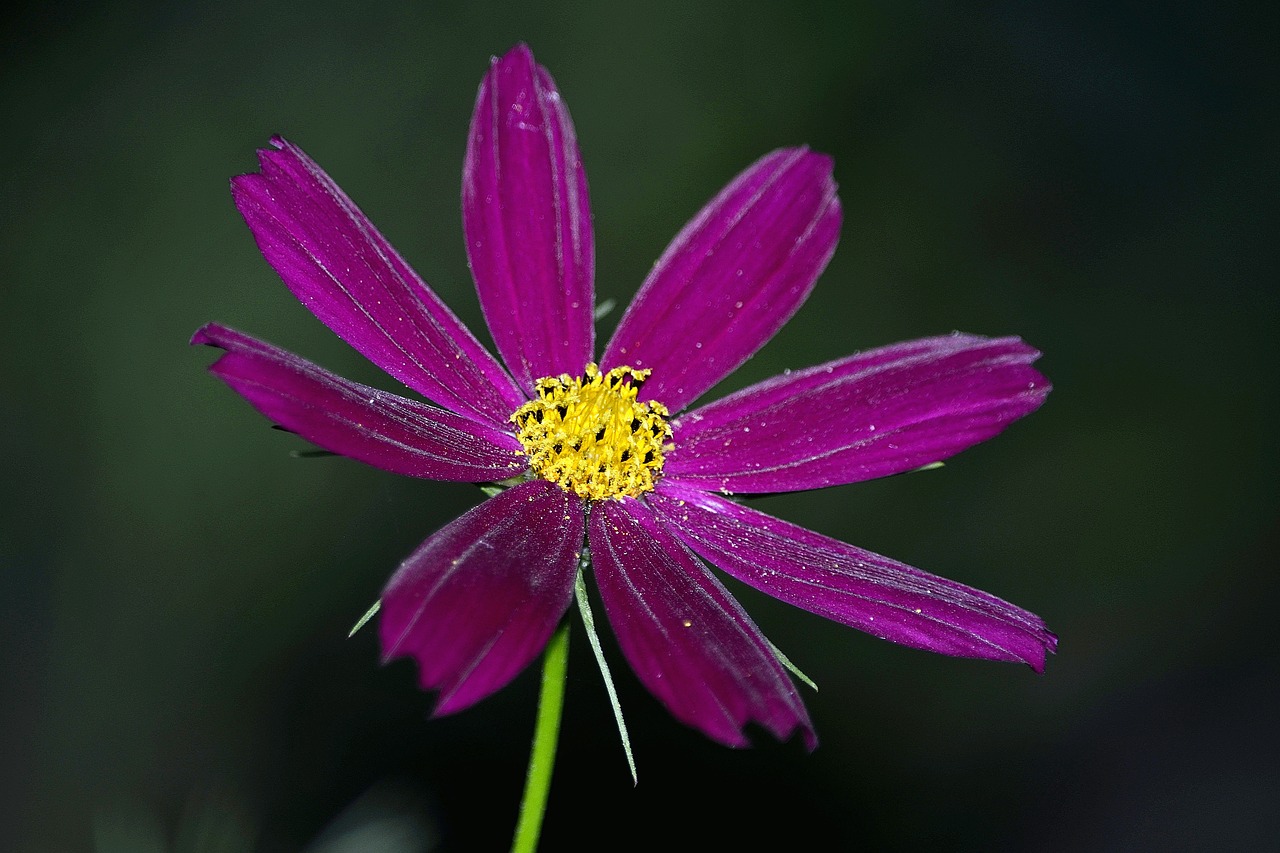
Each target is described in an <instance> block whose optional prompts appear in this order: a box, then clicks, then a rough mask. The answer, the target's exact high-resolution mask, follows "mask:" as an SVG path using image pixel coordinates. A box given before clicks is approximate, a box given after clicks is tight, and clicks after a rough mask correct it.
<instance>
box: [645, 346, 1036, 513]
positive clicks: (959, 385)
mask: <svg viewBox="0 0 1280 853" xmlns="http://www.w3.org/2000/svg"><path fill="white" fill-rule="evenodd" d="M1039 357H1040V353H1039V352H1037V351H1036V350H1034V349H1032V348H1031V347H1030V346H1028V345H1027V344H1025V343H1023V342H1022V341H1021V340H1020V339H1019V338H982V337H977V336H975V335H959V334H957V335H946V336H942V337H937V338H925V339H922V340H917V341H909V342H906V343H901V344H895V345H893V346H889V347H883V348H881V349H875V350H870V351H868V352H864V353H859V354H857V355H853V356H850V357H848V358H844V359H840V360H839V361H833V362H830V363H828V364H821V365H818V366H817V367H812V368H809V369H807V370H802V371H797V372H795V373H789V374H785V375H782V376H778V377H775V378H773V379H769V380H767V381H765V382H762V383H760V384H758V385H754V386H752V387H750V388H746V389H743V390H742V391H739V392H738V393H736V394H733V395H731V396H728V397H725V398H724V399H722V400H718V401H716V402H714V403H711V404H710V405H707V406H704V407H702V408H699V409H697V410H695V411H692V412H689V413H688V414H686V415H684V416H683V417H681V418H679V419H678V420H677V421H676V422H675V423H674V424H673V426H672V429H673V432H674V436H673V441H674V443H675V449H674V450H673V451H672V452H671V454H670V455H669V456H668V457H667V461H666V465H665V467H664V472H665V474H666V476H667V477H669V478H670V479H672V480H674V481H679V482H683V483H690V484H693V485H696V486H699V487H701V488H706V489H710V490H714V491H725V492H737V493H752V492H784V491H794V490H798V489H816V488H820V487H823V486H834V485H840V484H842V483H854V482H858V481H860V480H869V479H872V478H874V477H883V476H886V475H888V474H897V473H899V472H902V471H909V470H911V469H913V468H918V467H920V466H921V465H926V464H929V463H931V462H937V461H939V460H942V459H946V458H948V457H950V456H953V455H954V454H956V453H959V452H960V451H961V450H964V449H965V448H967V447H971V446H972V445H974V444H977V443H978V442H980V441H985V440H986V439H988V438H991V437H992V436H994V435H996V434H997V433H998V432H1000V431H1001V430H1003V429H1004V428H1005V427H1006V426H1008V425H1009V424H1010V423H1012V422H1013V421H1015V420H1017V419H1018V418H1021V417H1022V416H1024V415H1027V414H1030V413H1031V412H1033V411H1035V410H1036V409H1037V408H1039V407H1040V404H1041V403H1043V402H1044V399H1045V396H1046V395H1047V394H1048V393H1049V389H1050V385H1049V382H1048V381H1047V380H1046V379H1045V378H1044V377H1043V376H1041V375H1040V373H1039V372H1037V371H1036V370H1035V369H1034V368H1033V367H1031V362H1033V361H1035V360H1036V359H1037V358H1039ZM646 390H647V389H646Z"/></svg>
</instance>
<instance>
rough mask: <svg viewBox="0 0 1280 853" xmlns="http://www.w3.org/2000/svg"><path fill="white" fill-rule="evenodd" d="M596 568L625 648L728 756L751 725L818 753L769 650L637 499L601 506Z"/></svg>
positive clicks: (593, 524)
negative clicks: (798, 740) (798, 735)
mask: <svg viewBox="0 0 1280 853" xmlns="http://www.w3.org/2000/svg"><path fill="white" fill-rule="evenodd" d="M588 533H589V536H590V540H589V541H590V543H591V561H592V565H593V567H594V571H595V575H596V583H597V585H598V586H599V588H600V597H601V600H602V601H603V603H604V608H605V612H606V613H607V614H608V616H609V622H610V624H611V625H612V626H613V630H614V633H615V634H616V635H617V637H618V644H619V645H620V646H621V648H622V652H623V654H624V655H626V658H627V660H628V661H629V662H630V663H631V667H632V668H633V669H634V670H635V672H636V675H638V676H639V678H640V681H641V682H642V683H643V684H644V685H645V687H647V688H648V689H649V691H650V692H652V693H653V694H654V695H655V696H657V697H658V699H659V700H661V701H662V703H663V704H664V705H665V706H666V707H667V709H668V710H669V711H670V712H671V713H672V715H674V716H675V717H676V719H678V720H680V721H682V722H684V723H687V724H688V725H690V726H693V727H694V728H696V729H698V730H700V731H701V732H703V733H704V734H706V735H707V736H708V737H710V738H711V739H713V740H715V741H718V742H720V743H723V744H725V745H727V746H747V745H748V740H747V737H746V735H745V734H744V732H743V728H744V726H746V724H747V723H751V722H755V723H759V724H760V725H762V726H764V728H766V729H767V730H768V731H769V732H771V733H772V734H773V735H774V737H776V738H778V739H779V740H786V739H787V738H789V737H790V736H791V735H792V734H793V733H794V732H795V731H796V730H799V731H801V732H802V734H803V736H804V741H805V744H806V745H807V746H808V747H809V749H813V748H814V747H815V746H816V745H817V738H816V737H815V735H814V732H813V726H812V725H811V724H810V722H809V716H808V713H807V712H806V711H805V708H804V703H802V702H801V701H800V697H799V696H798V695H797V694H796V690H795V685H794V684H792V682H791V679H790V678H789V677H788V676H787V673H786V672H785V671H784V670H783V668H782V666H781V665H780V664H779V663H778V659H777V657H776V656H775V655H774V654H773V651H772V650H771V648H770V646H769V643H768V641H767V640H765V638H764V637H763V636H762V635H761V634H760V630H759V629H758V628H757V627H756V626H755V623H753V622H752V621H751V617H750V616H748V615H747V614H746V613H745V612H744V611H743V609H742V607H741V605H739V604H738V602H737V601H735V600H734V598H733V596H731V595H730V594H729V592H728V591H727V590H726V589H725V588H724V587H723V586H721V584H720V582H719V581H717V580H716V579H715V578H714V577H713V576H712V575H711V573H710V572H708V571H707V569H706V567H704V566H703V565H702V564H701V563H700V562H699V561H698V559H697V558H696V557H694V556H693V554H691V553H690V552H689V550H688V549H687V548H685V547H684V546H683V545H682V544H681V543H680V541H679V540H677V539H676V538H675V537H673V536H672V535H671V533H670V532H669V531H668V530H667V529H666V526H665V525H663V524H661V523H660V522H659V521H658V519H657V518H656V517H655V516H654V515H653V513H652V511H651V510H649V509H648V507H646V506H645V505H644V504H642V503H640V502H638V501H636V500H635V499H633V498H625V499H622V500H617V501H600V502H597V503H595V504H593V505H592V507H591V515H590V519H589V521H588Z"/></svg>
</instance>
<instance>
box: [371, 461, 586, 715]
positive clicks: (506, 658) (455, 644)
mask: <svg viewBox="0 0 1280 853" xmlns="http://www.w3.org/2000/svg"><path fill="white" fill-rule="evenodd" d="M583 515H584V510H583V506H582V502H581V501H580V500H578V499H577V498H576V497H573V496H571V495H570V494H569V493H568V492H566V491H565V490H564V489H561V488H560V487H559V486H557V485H555V484H554V483H550V482H548V481H546V480H529V481H527V482H524V483H521V484H519V485H517V486H513V487H512V488H510V489H507V490H506V491H505V492H501V493H499V494H498V495H497V496H495V497H492V498H489V499H488V500H487V501H485V502H484V503H482V504H480V505H479V506H477V507H475V508H474V509H472V510H471V511H470V512H468V513H466V514H465V515H463V516H461V517H459V518H457V519H456V520H454V521H453V522H451V523H450V524H449V525H447V526H446V527H444V528H443V529H441V530H440V531H439V532H437V533H436V534H435V535H434V536H432V537H431V538H430V539H428V540H427V541H426V542H424V543H422V546H421V547H420V548H418V550H417V551H415V552H414V553H413V555H412V556H410V557H409V558H408V559H407V560H405V561H404V562H403V563H401V564H400V568H399V569H397V570H396V573H395V574H394V575H392V577H391V580H390V581H389V582H388V583H387V588H386V589H384V590H383V591H382V610H381V614H380V615H379V624H378V635H379V637H380V638H381V640H382V657H383V661H384V662H387V661H390V660H393V659H395V658H399V657H412V658H413V659H414V660H416V661H417V663H418V676H419V681H420V683H421V685H422V687H423V688H424V689H427V690H438V691H440V692H439V696H438V697H437V703H436V709H435V712H436V713H437V714H451V713H453V712H455V711H461V710H462V709H463V708H466V707H468V706H470V705H473V704H475V703H476V702H478V701H480V700H481V699H483V698H485V697H486V696H488V695H489V694H491V693H493V692H495V691H496V690H498V689H500V688H501V687H503V686H505V685H506V684H507V683H508V682H509V681H511V679H513V678H515V676H516V675H518V674H519V673H520V671H521V670H523V669H524V668H525V667H526V666H528V664H529V662H530V661H532V660H533V659H534V658H535V657H536V656H537V655H538V653H539V652H541V651H542V649H543V647H544V646H545V645H546V644H547V640H548V639H549V638H550V636H551V632H552V631H553V630H555V627H556V625H557V624H558V623H559V621H560V618H561V617H562V616H564V613H565V610H567V609H568V607H569V601H570V600H571V599H572V598H573V581H574V578H575V577H576V576H577V572H578V555H579V552H580V551H581V550H582V531H583Z"/></svg>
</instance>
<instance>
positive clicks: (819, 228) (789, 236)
mask: <svg viewBox="0 0 1280 853" xmlns="http://www.w3.org/2000/svg"><path fill="white" fill-rule="evenodd" d="M840 216H841V214H840V200H839V199H838V198H836V185H835V181H833V180H832V177H831V159H830V158H828V157H826V156H824V155H821V154H814V153H811V152H810V151H808V150H807V149H804V148H788V149H780V150H778V151H774V152H773V153H771V154H767V155H765V156H764V157H762V158H761V159H760V160H758V161H757V162H756V163H755V164H753V165H752V166H750V167H748V168H747V169H746V171H744V172H742V174H740V175H738V176H737V177H736V178H734V179H733V181H732V182H731V183H730V184H729V185H728V186H727V187H725V188H724V189H723V190H722V191H721V192H720V194H719V195H717V196H716V197H715V198H714V199H712V200H711V201H710V202H709V203H708V204H707V206H706V207H704V208H703V209H702V211H701V212H700V213H699V214H698V215H697V216H696V217H694V218H693V220H692V221H691V222H689V224H688V225H686V226H685V227H684V229H683V230H682V231H681V232H680V233H679V234H678V235H677V236H676V238H675V239H674V240H673V241H672V242H671V245H670V246H668V247H667V250H666V252H665V253H663V255H662V258H661V259H660V260H659V261H658V263H657V264H656V265H655V266H654V268H653V271H652V272H651V273H650V274H649V277H648V278H647V279H646V280H645V282H644V285H643V286H642V287H641V288H640V292H639V293H638V294H636V298H635V300H634V301H633V302H632V303H631V306H630V307H629V308H628V309H627V312H626V313H625V314H624V315H623V317H622V320H621V321H620V322H619V324H618V329H617V331H615V332H614V334H613V339H612V340H610V342H609V345H608V347H606V348H605V352H604V356H603V358H602V359H601V366H602V367H604V368H606V369H608V368H612V367H617V366H619V365H630V366H631V367H636V368H652V369H653V375H652V376H650V377H649V379H648V382H647V384H646V385H645V393H646V394H649V395H651V399H654V400H657V401H659V402H661V403H663V404H664V405H666V407H667V408H668V409H670V410H671V411H672V412H677V411H679V410H680V409H682V408H684V407H685V406H686V405H688V404H689V403H690V402H692V401H693V400H694V399H696V398H697V397H698V396H699V395H701V394H702V393H703V392H704V391H706V390H707V389H708V388H710V387H711V386H712V385H714V384H715V383H716V382H718V381H720V380H721V379H722V378H724V377H725V376H727V375H728V374H729V373H730V372H731V371H733V369H734V368H736V367H737V366H738V365H740V364H742V362H744V361H746V360H747V359H748V358H749V357H750V356H751V355H752V354H753V353H754V352H755V351H756V350H758V349H759V348H760V347H761V346H763V345H764V343H765V342H766V341H768V340H769V338H771V337H773V335H774V333H775V332H777V331H778V329H780V328H782V325H783V324H784V323H786V321H787V320H788V319H789V318H790V317H791V315H792V314H794V313H795V312H796V309H798V308H799V307H800V305H801V303H803V302H804V300H805V298H806V297H807V296H808V295H809V291H810V290H812V289H813V285H814V283H815V282H816V281H817V279H818V275H819V274H820V273H821V272H822V270H823V268H824V267H826V265H827V261H828V260H830V259H831V255H832V253H833V252H834V251H835V248H836V240H837V238H838V237H839V232H840Z"/></svg>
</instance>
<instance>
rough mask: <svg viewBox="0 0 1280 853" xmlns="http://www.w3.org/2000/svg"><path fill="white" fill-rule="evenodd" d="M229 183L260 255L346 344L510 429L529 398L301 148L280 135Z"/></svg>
mask: <svg viewBox="0 0 1280 853" xmlns="http://www.w3.org/2000/svg"><path fill="white" fill-rule="evenodd" d="M271 142H272V144H273V145H274V146H275V147H276V148H277V149H279V150H271V149H262V150H260V151H259V152H258V160H259V162H260V164H261V167H262V171H261V172H257V173H253V174H248V175H240V176H238V177H235V178H233V179H232V181H231V192H232V195H233V196H234V198H235V202H236V206H237V207H238V208H239V209H240V213H241V215H243V216H244V219H245V222H247V223H248V225H249V229H250V230H251V231H252V232H253V237H254V239H255V240H256V241H257V242H258V248H259V249H261V250H262V254H263V255H264V256H266V259H267V261H268V262H269V263H270V264H271V266H273V267H274V268H275V270H276V272H277V273H279V274H280V278H282V279H283V280H284V283H285V284H286V285H287V286H288V288H289V289H290V290H291V291H293V293H294V295H295V296H297V297H298V298H299V299H300V300H302V304H303V305H306V306H307V308H309V309H310V310H311V312H312V313H313V314H315V315H316V317H318V318H320V321H321V322H323V323H324V324H325V325H326V326H328V327H329V328H330V329H332V330H333V331H334V332H335V333H336V334H337V335H338V336H339V337H340V338H342V339H343V340H344V341H346V342H347V343H349V344H351V346H353V347H355V348H356V349H357V350H359V351H360V352H361V353H363V354H364V356H365V357H366V358H368V359H369V360H370V361H372V362H373V363H374V364H376V365H378V366H379V367H381V368H382V369H383V370H385V371H386V372H387V373H389V374H390V375H392V376H394V377H395V378H396V379H399V380H400V381H401V382H403V383H404V384H405V385H408V386H409V387H410V388H412V389H413V390H415V391H417V392H418V393H420V394H422V395H423V396H424V397H426V398H427V399H429V400H432V401H434V402H436V403H439V404H440V405H441V406H444V407H445V408H447V409H450V410H452V411H455V412H469V413H472V414H476V415H479V416H480V417H482V418H484V419H486V420H487V421H489V422H490V423H493V424H497V425H502V424H505V422H506V419H507V417H508V416H509V415H510V414H511V413H512V412H513V411H515V410H516V409H517V408H519V406H520V405H521V404H522V403H523V402H524V399H525V398H524V395H523V394H522V393H521V392H520V390H519V389H518V388H516V386H515V385H514V384H513V383H512V381H511V377H509V376H508V375H507V374H506V372H505V371H504V370H503V369H502V367H501V366H500V365H499V364H498V362H497V361H495V360H494V358H493V356H491V355H490V354H489V353H488V352H487V351H486V350H485V348H484V347H483V346H481V345H480V343H479V342H478V341H477V340H476V339H475V337H473V336H472V334H471V332H469V331H468V330H467V328H466V327H465V326H464V325H462V322H461V321H460V320H459V319H458V318H457V317H455V316H454V315H453V313H452V312H451V311H450V310H449V309H448V307H447V306H445V304H444V303H443V302H441V301H440V298H439V297H438V296H436V295H435V293H433V292H432V291H431V288H429V287H427V285H426V283H425V282H423V281H422V279H420V278H419V277H418V274H417V273H415V272H414V271H413V270H412V269H410V267H409V265H408V264H407V263H405V261H404V260H403V259H402V258H401V257H400V255H399V254H397V253H396V250H395V249H394V248H392V246H391V244H390V243H388V242H387V241H386V239H385V238H384V237H383V236H382V235H381V234H379V233H378V230H377V229H376V228H374V227H373V223H372V222H370V221H369V220H368V219H367V218H366V217H365V215H364V214H363V213H361V212H360V209H359V208H357V207H356V206H355V204H353V203H352V201H351V199H349V198H347V196H346V194H345V193H343V191H342V190H341V189H340V188H339V187H338V185H337V184H335V183H334V182H333V180H332V179H331V178H330V177H329V176H328V175H326V174H325V173H324V171H323V170H321V168H320V167H319V166H317V165H316V164H315V162H314V161H312V160H311V158H309V157H308V156H307V155H306V154H304V153H303V152H302V149H300V148H298V147H297V146H296V145H294V144H293V143H291V142H287V141H285V140H284V139H281V138H279V137H275V138H273V139H272V140H271Z"/></svg>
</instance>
